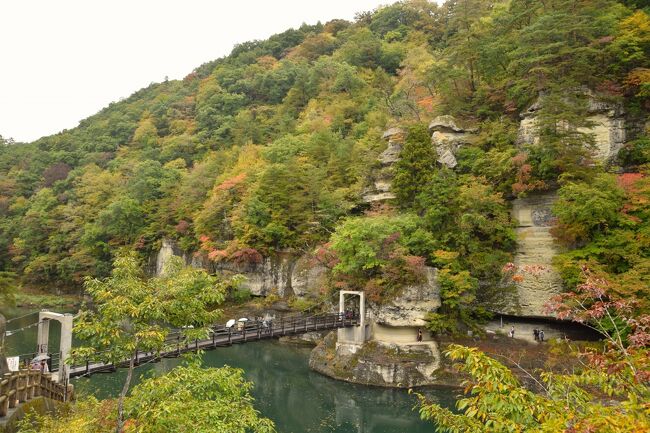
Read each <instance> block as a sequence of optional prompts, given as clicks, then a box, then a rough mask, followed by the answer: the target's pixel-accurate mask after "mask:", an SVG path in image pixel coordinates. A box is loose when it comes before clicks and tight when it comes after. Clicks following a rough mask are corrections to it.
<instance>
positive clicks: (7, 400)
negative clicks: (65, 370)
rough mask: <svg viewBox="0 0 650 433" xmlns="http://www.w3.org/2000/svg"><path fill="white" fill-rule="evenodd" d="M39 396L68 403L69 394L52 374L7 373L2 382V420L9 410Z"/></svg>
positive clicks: (25, 371) (35, 371) (29, 371)
mask: <svg viewBox="0 0 650 433" xmlns="http://www.w3.org/2000/svg"><path fill="white" fill-rule="evenodd" d="M39 396H43V397H47V398H50V399H52V400H56V401H66V398H67V393H66V388H65V386H64V385H62V384H59V383H56V382H55V381H54V380H53V379H52V375H51V374H48V373H41V372H40V371H39V370H20V371H14V372H11V373H6V374H5V375H4V376H3V378H2V380H1V381H0V418H3V417H5V416H7V414H8V413H9V409H13V408H15V407H16V406H17V405H18V404H19V403H24V402H26V401H29V400H31V399H33V398H34V397H39Z"/></svg>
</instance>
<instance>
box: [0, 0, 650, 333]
mask: <svg viewBox="0 0 650 433" xmlns="http://www.w3.org/2000/svg"><path fill="white" fill-rule="evenodd" d="M645 3H646V2H642V1H637V2H634V1H614V0H568V1H567V0H548V1H537V0H511V1H487V0H454V1H451V0H450V1H448V2H446V3H445V4H444V5H441V6H438V5H436V4H435V3H433V2H427V1H425V0H408V1H403V2H398V3H395V4H393V5H390V6H386V7H383V8H380V9H378V10H376V11H373V12H366V13H360V14H359V15H358V16H357V18H356V20H355V21H354V22H346V21H342V20H335V21H330V22H328V23H325V24H320V23H319V24H316V25H303V26H302V27H300V28H299V29H295V30H294V29H291V30H288V31H286V32H284V33H281V34H278V35H275V36H272V37H271V38H269V39H268V40H265V41H252V42H246V43H243V44H241V45H238V46H236V47H235V48H234V49H233V51H232V53H231V54H230V55H229V56H227V57H225V58H222V59H218V60H215V61H213V62H210V63H206V64H204V65H201V66H199V67H198V68H197V69H195V70H194V71H192V72H190V73H189V74H188V75H187V76H186V77H185V78H184V79H182V80H179V81H166V82H163V83H155V84H151V85H150V86H149V87H147V88H145V89H142V90H139V91H137V92H136V93H134V94H133V95H132V96H130V97H129V98H127V99H125V100H122V101H119V102H115V103H112V104H111V105H109V106H108V107H106V108H105V109H104V110H102V111H101V112H99V113H97V114H96V115H94V116H92V117H89V118H87V119H84V120H82V121H81V122H80V124H79V126H78V127H77V128H74V129H72V130H68V131H63V132H61V133H59V134H57V135H54V136H50V137H44V138H41V139H39V140H37V141H35V142H33V143H12V142H8V141H5V140H3V141H2V142H1V143H0V218H1V219H0V268H1V269H3V270H6V271H11V272H14V273H15V274H16V278H17V279H18V280H20V281H21V282H22V284H24V285H28V286H30V285H31V286H42V287H47V288H49V289H51V290H53V289H54V288H59V289H66V290H68V289H69V290H73V289H75V288H78V287H79V286H80V282H81V280H82V279H83V277H84V276H86V275H93V276H100V277H103V276H106V275H107V274H108V273H109V271H110V265H111V262H112V259H113V256H114V254H115V253H116V251H118V249H119V248H120V247H129V248H134V249H136V250H137V251H139V252H140V253H141V255H142V257H143V258H146V257H149V256H150V255H151V253H152V252H153V251H155V250H156V249H157V248H158V247H159V245H160V240H161V239H162V238H163V237H169V238H173V239H176V240H177V241H178V242H179V244H180V245H181V246H182V247H183V248H184V249H185V250H187V251H194V252H196V251H202V252H203V253H205V254H206V255H207V256H208V257H209V258H210V259H211V260H214V261H235V262H246V261H250V262H255V261H259V260H260V259H261V257H262V256H264V257H266V256H270V255H273V254H274V253H275V252H278V251H308V250H312V249H314V248H320V249H319V254H321V256H322V257H323V260H324V261H327V262H328V263H329V264H330V265H331V266H332V267H333V275H334V277H333V281H332V284H334V285H337V286H338V287H363V288H365V289H366V290H367V291H368V292H369V293H370V294H372V295H373V296H375V298H376V299H381V297H382V296H383V295H385V294H386V293H390V292H391V291H392V290H394V289H395V288H396V287H399V286H400V285H402V284H403V283H404V282H405V281H410V280H411V279H418V278H420V276H419V272H420V271H419V270H420V269H421V267H422V266H423V265H425V264H426V265H433V266H436V267H438V268H439V269H441V273H440V278H441V280H440V281H441V285H442V287H443V309H442V311H443V312H446V313H449V314H451V315H455V314H458V315H461V316H462V315H463V314H468V313H467V312H466V311H467V310H466V309H464V308H463V305H466V304H472V303H474V301H475V299H476V297H477V296H478V297H479V299H480V297H481V295H482V294H483V295H485V293H488V292H489V291H490V289H491V288H494V287H496V283H497V282H498V281H499V279H500V278H501V268H502V266H503V265H504V264H505V263H507V262H509V261H511V260H512V252H513V250H514V248H515V238H514V234H513V222H512V221H511V218H510V214H509V202H508V200H511V199H513V198H515V197H517V196H521V195H525V194H530V193H532V192H535V191H543V190H556V189H559V195H560V197H561V205H559V206H558V217H559V218H558V219H559V221H558V225H557V227H556V228H555V233H556V236H557V237H558V239H559V240H560V241H561V242H562V244H563V245H564V246H565V247H566V248H567V250H566V251H567V252H566V253H565V254H564V255H563V256H562V258H561V260H560V263H559V266H560V268H561V270H562V273H563V276H564V277H565V279H566V281H567V283H568V284H569V285H575V284H576V283H577V281H578V279H579V272H578V271H577V270H578V269H579V268H578V265H579V264H580V263H584V262H588V263H589V265H590V267H592V268H593V269H595V270H596V271H598V272H601V271H602V272H605V273H608V274H611V275H615V276H616V277H615V278H613V279H614V280H615V281H617V282H618V284H620V290H621V291H625V290H628V291H643V290H646V289H647V286H648V283H649V282H648V278H649V277H648V275H650V224H649V223H648V220H649V217H650V214H649V213H650V205H649V202H648V200H649V194H650V180H648V178H647V177H646V176H645V175H646V173H647V171H648V168H647V164H648V162H650V140H649V139H648V138H647V136H646V135H645V134H646V133H647V130H646V131H644V127H640V128H637V131H636V135H635V136H630V138H631V139H630V140H629V141H628V143H627V144H626V145H625V147H624V149H623V150H622V151H621V152H620V154H619V158H618V159H617V160H614V161H609V162H608V163H599V162H597V161H595V160H594V159H593V158H591V157H590V153H589V148H590V144H593V137H591V136H590V135H589V134H588V133H585V132H584V128H587V127H588V126H589V125H588V120H587V116H586V110H587V105H588V98H587V95H588V94H589V95H593V97H595V98H597V99H598V100H602V101H606V102H607V103H611V104H618V105H620V106H621V107H623V108H624V111H625V113H626V115H627V116H628V117H630V118H631V119H635V120H636V121H638V123H639V124H640V125H643V124H644V122H645V121H646V119H647V116H648V110H649V109H650V69H648V68H650V60H649V54H650V17H649V16H648V6H647V4H645ZM644 7H645V9H644ZM98 85H101V83H98ZM540 95H542V96H543V98H541V99H539V102H538V104H539V107H538V110H537V119H538V121H539V140H537V141H536V142H534V143H532V142H531V143H528V142H523V143H522V142H520V141H518V140H517V137H518V134H517V131H518V127H519V121H520V113H521V112H523V111H525V110H526V109H527V108H528V107H529V106H530V105H531V104H533V103H535V102H536V101H538V98H539V96H540ZM440 114H450V115H453V116H455V117H456V118H457V119H462V121H463V122H466V123H467V124H470V125H473V127H474V128H475V129H476V130H477V131H478V133H477V139H476V140H474V142H473V144H472V145H471V146H465V147H463V148H462V149H461V150H460V151H459V154H458V155H457V158H458V165H457V166H456V167H455V168H454V169H449V168H447V167H445V166H444V165H442V164H440V163H439V162H437V156H436V155H435V154H434V153H433V151H432V150H431V143H430V136H429V132H428V131H427V129H426V125H427V123H428V122H429V121H430V120H431V119H432V118H434V117H435V116H437V115H440ZM393 126H399V127H401V128H403V129H404V130H405V131H407V137H406V142H405V145H404V148H403V151H402V158H401V160H400V161H399V162H398V163H397V165H396V168H395V182H394V192H395V194H396V199H395V200H393V201H392V202H390V203H385V204H384V205H382V206H374V207H370V206H368V205H367V204H365V203H364V202H363V200H362V198H361V197H362V193H363V191H364V189H365V188H366V187H367V185H368V182H369V180H368V179H369V176H370V172H371V170H372V169H373V167H375V166H376V165H377V156H378V155H379V153H380V152H382V151H383V150H384V149H385V147H386V143H385V141H384V140H382V134H383V132H384V131H385V130H386V129H387V128H389V127H393ZM479 281H481V282H483V284H481V285H480V287H482V288H483V289H484V290H480V289H479ZM483 292H485V293H483ZM461 318H462V319H466V320H469V319H470V318H468V317H461ZM438 326H440V327H441V328H445V327H448V326H450V325H448V324H446V323H442V322H441V323H439V324H438Z"/></svg>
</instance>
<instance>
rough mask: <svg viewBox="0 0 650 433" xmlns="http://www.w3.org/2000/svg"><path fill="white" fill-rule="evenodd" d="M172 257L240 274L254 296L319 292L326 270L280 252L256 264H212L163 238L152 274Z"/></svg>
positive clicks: (232, 273) (215, 269)
mask: <svg viewBox="0 0 650 433" xmlns="http://www.w3.org/2000/svg"><path fill="white" fill-rule="evenodd" d="M173 256H178V257H182V258H183V260H184V261H185V263H186V264H188V265H191V266H193V267H195V268H199V269H205V270H207V271H208V272H219V273H222V274H224V275H234V274H240V275H243V276H244V277H245V280H244V282H243V283H242V287H244V288H247V289H249V290H250V291H251V293H252V294H253V295H256V296H266V295H268V294H269V293H271V292H276V293H277V294H278V295H279V296H282V297H285V296H289V295H291V294H296V295H298V296H304V295H307V294H309V293H319V291H320V288H321V287H322V283H323V282H324V279H325V276H326V271H327V270H326V269H325V267H323V266H321V265H318V264H314V265H312V264H310V261H311V259H310V258H309V257H307V256H304V257H297V256H296V255H294V254H291V253H288V252H282V251H280V252H277V253H276V254H275V255H274V256H272V257H264V258H263V259H262V262H261V263H257V264H243V265H237V264H234V263H214V262H212V261H210V260H208V259H207V258H206V257H205V256H203V255H189V254H186V253H184V252H183V251H181V250H180V248H178V246H177V245H176V244H175V242H174V241H173V240H171V239H166V238H165V239H163V240H162V246H161V248H160V250H159V251H158V254H157V255H156V259H155V269H154V272H155V275H157V276H160V275H162V274H163V272H164V267H165V264H166V263H167V262H168V261H169V259H170V258H171V257H173Z"/></svg>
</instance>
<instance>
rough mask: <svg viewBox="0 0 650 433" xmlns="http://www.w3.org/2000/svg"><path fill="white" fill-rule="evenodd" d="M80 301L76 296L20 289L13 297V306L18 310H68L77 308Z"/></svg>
mask: <svg viewBox="0 0 650 433" xmlns="http://www.w3.org/2000/svg"><path fill="white" fill-rule="evenodd" d="M81 300H82V298H81V297H80V296H78V295H69V294H61V295H55V294H52V293H46V292H42V291H39V290H35V289H20V290H19V291H17V292H16V293H15V295H14V305H15V306H16V307H18V308H34V309H43V308H51V309H54V308H61V309H67V310H69V309H70V308H74V307H77V306H79V305H80V304H81Z"/></svg>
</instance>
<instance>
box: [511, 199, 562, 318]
mask: <svg viewBox="0 0 650 433" xmlns="http://www.w3.org/2000/svg"><path fill="white" fill-rule="evenodd" d="M556 200H557V196H556V194H555V193H544V194H534V195H531V196H529V197H526V198H523V199H517V200H514V202H513V204H512V214H513V217H514V218H515V219H516V220H517V221H518V226H517V229H516V232H517V253H516V255H515V260H514V264H515V265H516V266H517V268H518V269H519V271H518V274H519V275H521V276H522V277H523V278H524V279H523V281H521V282H520V283H517V284H516V288H517V300H516V302H515V303H512V305H509V306H508V307H505V310H504V311H502V312H503V313H508V314H514V315H519V316H529V317H545V316H548V314H546V313H545V312H544V306H545V304H546V303H547V302H548V301H550V300H551V298H552V297H553V296H555V295H557V294H558V293H561V292H562V290H563V286H562V278H561V277H560V275H559V274H558V273H557V272H556V271H555V270H554V269H553V265H552V261H553V257H554V256H555V255H556V254H557V253H558V249H557V246H556V245H555V243H554V240H553V236H552V235H551V232H550V229H551V226H552V225H553V218H554V217H553V213H552V207H553V203H555V201H556Z"/></svg>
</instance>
